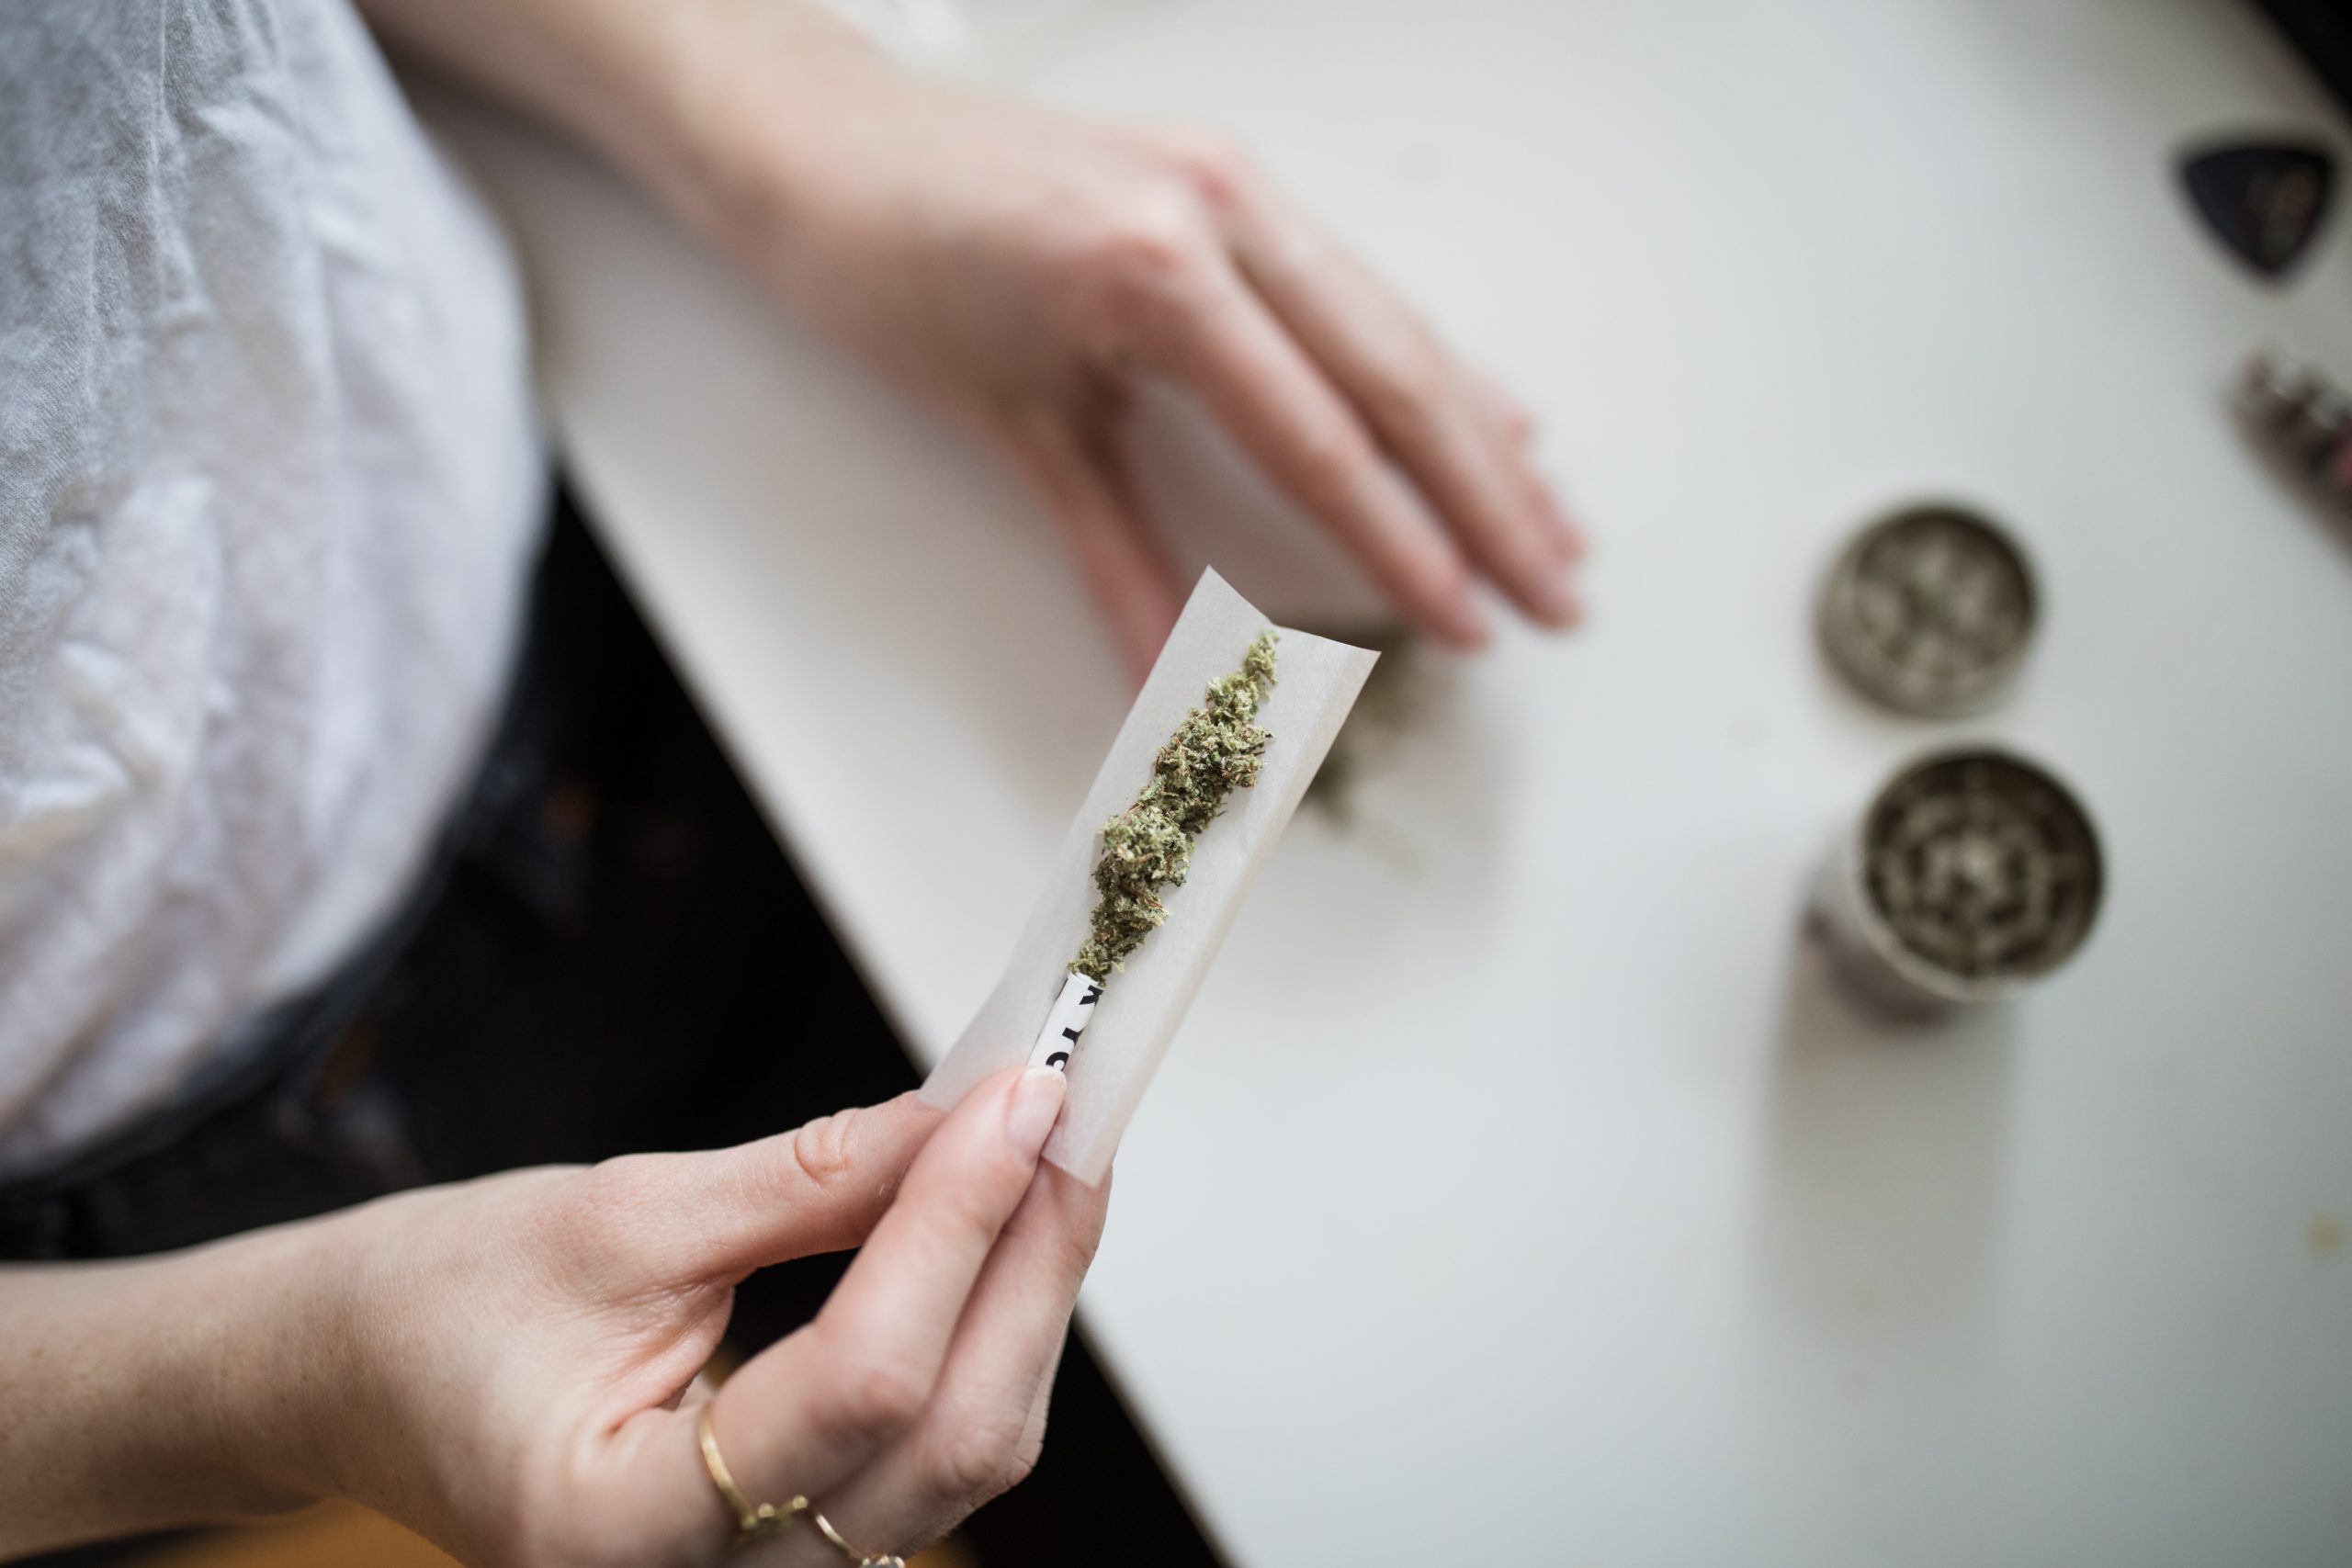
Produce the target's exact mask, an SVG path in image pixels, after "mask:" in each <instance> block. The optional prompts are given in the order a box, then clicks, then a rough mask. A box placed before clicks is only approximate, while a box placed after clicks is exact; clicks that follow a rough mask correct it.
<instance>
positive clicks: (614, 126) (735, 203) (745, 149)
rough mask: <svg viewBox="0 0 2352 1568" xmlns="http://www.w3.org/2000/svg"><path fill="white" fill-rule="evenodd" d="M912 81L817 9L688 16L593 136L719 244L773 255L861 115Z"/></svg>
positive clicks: (748, 9)
mask: <svg viewBox="0 0 2352 1568" xmlns="http://www.w3.org/2000/svg"><path fill="white" fill-rule="evenodd" d="M616 85H617V84H616ZM908 85H910V84H909V82H908V80H907V78H906V77H905V76H904V74H903V73H901V72H900V71H899V68H898V67H897V66H896V65H895V64H894V63H893V62H890V61H889V60H888V58H887V57H886V56H884V55H883V54H882V53H881V52H880V51H878V50H876V48H875V47H874V46H873V45H872V44H871V43H869V42H868V41H867V40H866V39H865V37H864V36H863V35H861V34H860V33H858V32H857V31H856V30H855V29H854V28H851V27H850V26H849V25H848V24H847V23H845V22H843V21H842V20H841V19H840V18H838V17H834V16H832V15H831V14H830V13H828V12H825V11H823V10H821V9H820V8H819V7H818V6H814V5H810V4H808V3H806V0H719V3H716V4H707V5H697V6H678V7H675V8H674V10H673V12H672V13H671V16H670V17H669V20H668V24H667V26H666V28H665V29H664V32H663V37H662V44H661V47H660V48H659V49H658V50H657V51H655V52H654V57H653V58H652V59H650V61H641V62H636V64H635V65H634V66H633V67H632V69H631V70H630V72H629V73H628V87H627V89H626V91H622V92H618V93H616V97H615V99H614V100H613V102H614V105H615V107H614V108H613V109H612V111H611V112H609V113H606V114H604V115H602V116H600V118H599V123H598V124H597V125H596V126H594V127H593V128H590V129H589V134H590V135H591V137H592V139H593V140H594V141H596V142H597V143H598V144H599V145H600V147H601V148H602V150H603V151H604V152H605V154H606V155H607V156H608V157H610V158H611V159H612V160H613V161H614V162H615V163H616V164H620V165H621V166H623V167H624V168H626V169H628V171H629V172H630V173H632V174H633V175H636V176H637V177H638V179H639V181H640V182H642V183H643V184H644V185H645V186H648V187H649V188H650V189H651V190H652V191H653V192H654V193H655V194H656V195H657V196H659V197H661V198H662V200H663V201H665V202H666V203H667V204H668V205H670V206H671V207H672V208H673V209H675V210H676V211H677V212H678V213H679V214H680V215H681V216H683V217H684V219H686V220H687V221H689V222H690V223H692V224H693V225H695V227H696V228H698V229H700V230H702V231H704V232H705V233H706V234H707V235H708V236H709V237H711V238H712V239H714V240H716V241H718V243H721V244H722V245H724V246H727V247H728V248H730V249H732V248H739V247H741V246H744V245H756V246H763V247H764V246H768V245H773V244H776V243H788V242H789V240H790V238H791V234H792V231H794V230H795V229H797V227H798V226H799V225H800V223H801V221H802V220H804V219H805V218H806V216H807V214H808V213H809V209H811V208H813V207H815V206H817V205H819V204H820V200H821V187H822V186H823V184H824V183H825V181H826V180H827V178H828V177H829V174H830V171H831V168H832V167H833V166H834V164H836V162H837V160H838V154H839V152H840V146H841V142H842V139H843V138H844V136H845V135H846V134H847V133H848V130H849V128H850V126H851V125H852V124H853V123H854V120H855V119H856V118H858V117H859V114H860V110H861V108H862V107H865V106H870V105H871V104H873V103H874V102H875V101H876V99H877V98H879V97H882V96H887V95H888V94H890V93H892V92H894V91H900V90H904V89H905V88H906V87H907V86H908Z"/></svg>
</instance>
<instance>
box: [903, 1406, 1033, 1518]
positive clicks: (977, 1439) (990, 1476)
mask: <svg viewBox="0 0 2352 1568" xmlns="http://www.w3.org/2000/svg"><path fill="white" fill-rule="evenodd" d="M1022 1446H1023V1445H1022V1441H1021V1430H1020V1427H1018V1426H1016V1425H1012V1424H1010V1423H1007V1422H1004V1421H1001V1420H998V1419H995V1418H993V1417H989V1418H979V1419H973V1420H967V1421H964V1422H961V1423H959V1424H958V1425H957V1426H956V1427H955V1428H954V1429H952V1430H951V1431H950V1432H949V1433H948V1435H947V1436H946V1437H945V1438H943V1439H942V1440H941V1441H939V1442H938V1443H936V1444H934V1445H933V1447H932V1449H931V1450H930V1451H929V1452H928V1453H927V1454H926V1455H925V1457H924V1461H923V1472H922V1485H923V1486H924V1488H925V1489H926V1490H927V1491H929V1492H930V1493H931V1494H932V1495H934V1496H936V1497H939V1498H942V1499H944V1500H945V1501H949V1502H954V1503H974V1504H978V1503H982V1502H986V1501H987V1500H988V1499H989V1498H991V1497H995V1496H998V1495H1001V1494H1002V1493H1005V1492H1009V1491H1011V1490H1012V1488H1013V1487H1014V1486H1016V1485H1018V1484H1019V1483H1021V1481H1023V1479H1024V1478H1025V1477H1026V1476H1027V1475H1028V1473H1029V1471H1030V1470H1031V1469H1034V1468H1035V1458H1034V1457H1032V1458H1031V1459H1030V1460H1029V1461H1028V1462H1027V1463H1026V1464H1024V1463H1023V1456H1022Z"/></svg>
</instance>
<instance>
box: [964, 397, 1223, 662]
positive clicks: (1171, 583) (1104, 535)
mask: <svg viewBox="0 0 2352 1568" xmlns="http://www.w3.org/2000/svg"><path fill="white" fill-rule="evenodd" d="M1089 423H1091V428H1089ZM1002 439H1003V441H1004V444H1005V445H1006V446H1007V447H1008V448H1009V449H1010V450H1011V452H1012V457H1013V460H1014V461H1015V462H1016V463H1017V464H1018V465H1019V466H1020V468H1021V469H1022V471H1023V472H1024V473H1026V474H1027V475H1028V476H1029V479H1030V481H1031V482H1032V483H1033V484H1035V486H1036V487H1037V490H1038V491H1039V493H1040V494H1042V495H1043V496H1044V497H1045V500H1046V508H1047V510H1049V511H1050V512H1051V513H1053V515H1054V517H1055V519H1056V520H1057V522H1059V523H1060V525H1061V526H1062V531H1063V533H1064V535H1065V536H1066V537H1067V538H1068V540H1069V548H1070V553H1071V554H1072V555H1073V556H1075V557H1076V558H1077V560H1078V567H1079V572H1080V576H1082V577H1083V578H1084V579H1085V581H1086V585H1087V589H1088V591H1089V592H1091V593H1092V594H1093V596H1094V600H1095V603H1096V604H1100V605H1101V606H1102V607H1103V614H1104V615H1105V616H1107V617H1108V618H1109V620H1110V623H1111V630H1112V635H1113V636H1114V637H1116V638H1117V639H1118V643H1119V650H1120V653H1121V655H1122V656H1123V657H1124V658H1125V660H1126V663H1127V668H1128V670H1129V671H1131V672H1132V673H1133V674H1134V675H1135V676H1136V679H1137V680H1141V679H1142V677H1143V676H1144V675H1146V674H1148V673H1149V671H1150V670H1151V665H1152V661H1153V660H1156V659H1158V658H1159V649H1160V645H1161V644H1163V643H1165V642H1166V641H1167V640H1168V633H1169V631H1170V628H1171V627H1173V626H1175V625H1176V616H1177V615H1178V613H1179V612H1180V611H1182V608H1183V595H1182V590H1181V588H1180V587H1179V585H1178V583H1177V581H1176V573H1175V570H1174V569H1173V568H1172V567H1171V566H1170V564H1169V561H1168V558H1167V555H1166V554H1165V552H1163V551H1162V550H1161V549H1160V547H1159V540H1158V539H1157V538H1156V537H1154V536H1153V534H1152V531H1151V525H1150V521H1149V519H1148V516H1147V515H1146V514H1145V512H1144V508H1143V504H1142V502H1141V500H1140V498H1139V497H1138V496H1137V494H1136V488H1135V484H1134V482H1133V477H1132V474H1131V473H1130V471H1129V468H1128V466H1127V463H1126V459H1125V453H1124V452H1123V451H1122V450H1121V449H1120V447H1119V444H1118V439H1117V432H1116V430H1115V429H1114V423H1113V419H1112V417H1111V416H1110V415H1109V414H1108V413H1107V412H1106V413H1103V414H1102V415H1100V416H1099V417H1095V418H1093V419H1092V420H1091V422H1089V421H1088V420H1087V419H1086V417H1085V416H1080V418H1077V419H1073V418H1071V417H1069V416H1068V415H1065V414H1063V413H1061V412H1048V411H1043V410H1040V411H1038V412H1036V413H1035V414H1034V415H1033V416H1031V417H1029V418H1027V419H1025V420H1023V422H1022V423H1018V424H1016V425H1013V426H1011V427H1009V428H1008V429H1007V430H1006V431H1005V433H1004V434H1003V437H1002Z"/></svg>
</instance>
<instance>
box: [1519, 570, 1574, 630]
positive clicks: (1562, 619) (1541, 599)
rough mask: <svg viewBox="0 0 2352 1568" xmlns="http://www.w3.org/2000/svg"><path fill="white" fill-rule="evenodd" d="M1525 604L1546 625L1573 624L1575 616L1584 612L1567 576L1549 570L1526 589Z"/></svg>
mask: <svg viewBox="0 0 2352 1568" xmlns="http://www.w3.org/2000/svg"><path fill="white" fill-rule="evenodd" d="M1527 604H1528V608H1530V609H1532V610H1533V611H1534V612H1535V618H1536V619H1537V620H1540V621H1542V622H1543V623H1544V625H1545V626H1573V625H1575V624H1576V620H1577V616H1579V615H1583V614H1584V604H1583V601H1581V600H1579V599H1578V598H1577V591H1576V589H1575V588H1573V587H1572V586H1570V585H1569V582H1568V580H1567V578H1566V576H1564V575H1555V574H1553V573H1551V572H1544V573H1542V574H1541V575H1539V576H1538V577H1537V578H1536V579H1535V581H1534V583H1533V585H1532V587H1530V589H1529V590H1528V594H1527Z"/></svg>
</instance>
